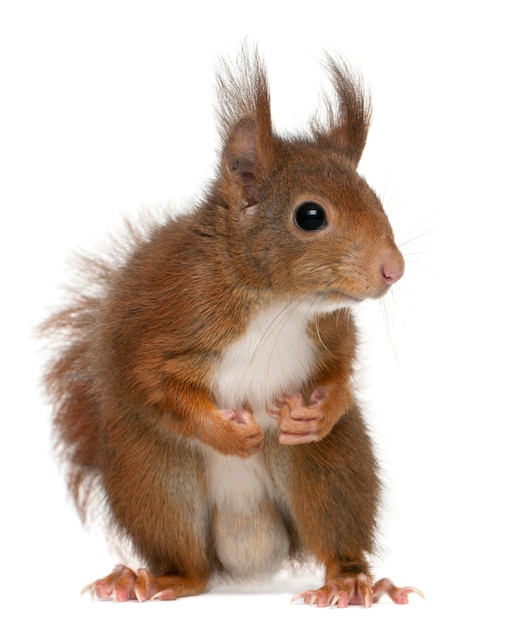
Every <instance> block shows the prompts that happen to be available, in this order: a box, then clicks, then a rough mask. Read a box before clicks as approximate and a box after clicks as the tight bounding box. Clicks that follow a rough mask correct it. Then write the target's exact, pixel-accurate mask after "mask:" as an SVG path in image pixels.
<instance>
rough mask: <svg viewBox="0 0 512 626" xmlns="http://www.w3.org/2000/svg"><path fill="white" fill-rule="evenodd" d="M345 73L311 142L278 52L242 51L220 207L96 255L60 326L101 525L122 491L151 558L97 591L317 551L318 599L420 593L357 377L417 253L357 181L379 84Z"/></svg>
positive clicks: (189, 588) (230, 77) (231, 91)
mask: <svg viewBox="0 0 512 626" xmlns="http://www.w3.org/2000/svg"><path fill="white" fill-rule="evenodd" d="M325 67H326V69H327V71H328V74H329V77H330V80H331V82H332V86H333V92H332V97H331V101H330V102H329V101H326V111H327V115H326V120H324V121H323V122H322V120H321V117H320V116H317V117H315V118H314V119H313V121H312V122H311V127H310V128H309V130H308V131H307V132H305V133H304V134H301V135H299V136H296V137H289V136H283V135H279V134H277V133H276V132H275V130H274V128H273V125H272V118H271V110H270V98H269V89H268V81H267V77H266V71H265V65H264V63H263V61H262V60H261V58H260V56H259V54H258V53H257V51H255V52H252V53H249V52H248V51H247V50H246V51H245V52H243V53H242V54H241V55H240V57H239V59H238V60H237V62H236V63H233V64H232V65H231V64H229V63H228V62H226V61H225V62H223V63H222V64H221V69H220V71H219V73H218V95H219V107H218V119H219V125H220V134H221V138H222V152H221V155H220V163H219V166H218V170H217V173H216V177H215V179H214V180H213V182H212V183H211V185H210V186H209V188H208V190H207V191H206V193H205V196H204V199H203V200H202V201H200V202H199V203H197V205H196V206H195V207H194V208H193V209H192V210H190V211H189V212H187V213H184V214H181V215H179V216H174V217H169V218H168V219H167V220H166V221H165V222H164V223H155V224H153V225H152V226H149V227H147V228H146V229H145V230H141V231H137V229H135V228H132V229H131V231H130V241H129V243H128V244H126V243H125V244H124V248H123V250H124V251H123V252H122V253H119V255H118V257H117V259H116V260H114V261H105V260H102V259H98V258H92V257H91V258H89V259H83V260H82V272H83V274H84V275H85V283H84V284H85V285H86V287H85V288H84V289H82V290H79V291H78V292H74V296H73V298H74V299H73V302H72V304H71V305H70V306H68V307H67V308H64V309H63V310H61V311H59V312H57V313H56V314H55V315H53V316H52V317H51V318H50V319H49V320H48V321H47V322H46V324H45V325H44V332H45V333H46V334H47V335H49V336H51V337H53V339H54V340H55V339H56V340H57V344H58V347H57V349H56V350H55V352H54V358H53V359H52V360H51V362H50V363H49V365H48V369H47V372H46V378H45V382H46V386H47V389H48V392H49V394H50V397H51V398H52V401H53V404H54V408H55V413H54V433H55V438H56V441H57V445H58V448H59V449H60V450H61V452H62V456H63V458H64V460H65V462H66V467H67V479H68V485H69V488H70V491H71V493H72V494H73V496H74V499H75V502H76V504H77V507H78V510H79V511H80V513H81V515H82V517H83V518H85V517H86V511H87V508H88V505H89V503H90V500H91V498H92V496H93V494H95V493H97V491H98V490H99V491H100V492H101V494H102V497H103V500H104V502H105V506H106V508H107V510H108V519H109V523H110V526H111V528H112V529H113V531H114V532H115V533H116V534H118V535H121V536H122V537H124V538H126V539H128V540H129V541H130V543H131V545H132V546H133V549H134V551H135V554H136V555H137V557H138V558H139V559H140V565H141V566H143V567H141V569H139V570H137V571H135V570H132V569H129V568H128V567H126V566H123V565H119V566H117V567H116V568H115V569H114V571H113V572H112V573H111V574H109V575H107V576H106V577H104V578H101V579H99V580H96V581H95V582H94V583H92V584H90V585H88V586H87V587H86V589H88V590H89V591H90V592H91V594H92V595H93V597H94V596H97V597H99V598H112V599H114V600H118V601H123V600H129V599H137V600H139V601H143V600H149V599H160V600H174V599H175V598H178V597H181V596H189V595H194V594H199V593H201V592H203V591H205V590H206V589H207V588H208V585H209V582H210V581H211V580H212V577H213V576H214V575H223V574H224V575H226V576H230V577H233V578H234V579H241V578H252V577H256V576H258V577H261V576H271V575H272V574H273V573H275V572H276V571H277V570H279V568H281V567H282V566H283V564H284V563H286V562H287V561H289V560H293V561H300V560H301V559H304V560H305V559H311V560H313V561H314V562H316V563H318V564H320V565H322V566H323V567H324V568H325V583H324V585H323V586H321V587H320V588H319V589H315V590H306V591H302V592H299V593H298V594H297V595H296V596H295V598H294V599H302V600H303V601H304V603H306V604H311V605H317V606H338V607H346V606H347V605H349V604H362V605H363V606H365V607H369V606H371V605H372V603H373V602H376V601H377V600H378V599H379V598H380V597H381V596H382V595H383V594H388V595H389V596H390V597H391V599H392V600H393V601H394V602H396V603H406V602H407V601H408V596H409V594H410V593H411V592H418V590H417V589H415V588H413V587H404V588H399V587H396V586H395V585H393V584H392V583H391V581H390V580H389V579H382V580H379V581H378V582H374V581H373V579H372V576H371V573H370V567H369V562H368V558H369V556H370V555H371V554H372V551H374V549H375V532H376V525H377V512H378V507H379V498H380V492H381V486H380V481H379V476H378V466H377V462H376V459H375V456H374V453H373V450H372V443H371V441H370V438H369V436H368V432H367V428H366V426H365V422H364V419H363V417H362V415H361V410H360V408H359V406H358V403H357V400H356V398H355V395H354V392H353V383H352V376H353V373H354V372H353V368H354V360H355V355H356V347H357V332H356V327H355V323H354V314H353V308H354V307H355V306H356V305H357V303H358V302H360V301H362V300H364V299H366V298H380V297H381V296H383V295H384V294H385V293H386V292H387V291H388V290H389V289H390V287H391V286H392V285H393V284H394V283H396V282H397V281H398V280H399V279H400V278H401V277H402V274H403V272H404V260H403V257H402V255H401V253H400V251H399V250H398V248H397V246H396V244H395V242H394V238H393V233H392V230H391V227H390V224H389V222H388V219H387V217H386V215H385V213H384V210H383V207H382V204H381V202H380V201H379V199H378V198H377V196H376V194H375V193H374V191H372V189H371V188H370V187H369V186H368V184H367V183H366V181H365V180H364V179H363V178H362V177H361V176H360V175H359V174H358V173H357V171H356V168H357V166H358V163H359V160H360V158H361V155H362V152H363V149H364V146H365V143H366V137H367V133H368V128H369V123H370V101H369V96H368V94H367V91H366V89H365V88H364V86H363V84H362V81H361V80H360V79H359V77H358V76H356V74H355V73H354V72H353V71H352V70H351V69H350V67H349V66H348V64H347V63H346V62H345V61H343V60H342V59H340V58H337V57H334V56H328V57H327V61H326V64H325ZM82 278H83V277H82ZM87 285H88V287H87ZM418 593H420V592H418Z"/></svg>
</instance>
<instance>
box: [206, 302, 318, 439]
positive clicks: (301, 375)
mask: <svg viewBox="0 0 512 626" xmlns="http://www.w3.org/2000/svg"><path fill="white" fill-rule="evenodd" d="M308 314H309V315H308ZM310 316H311V307H310V306H308V305H307V304H306V303H301V304H297V303H289V304H279V305H274V306H272V307H269V308H267V309H265V310H264V311H263V312H261V313H260V314H259V315H258V316H257V317H255V318H254V319H253V320H252V322H251V323H250V324H249V326H248V328H247V331H246V333H245V334H244V336H243V337H242V338H241V339H239V340H238V341H237V342H236V343H234V344H233V345H232V346H231V347H230V348H229V349H228V350H227V352H226V353H225V354H224V357H223V359H222V361H221V363H220V366H219V368H218V370H217V375H216V377H215V380H214V394H215V399H216V401H217V403H218V405H219V406H220V407H222V408H226V409H237V408H240V407H243V406H245V405H249V406H250V407H251V408H252V409H253V412H254V416H255V418H256V420H257V421H258V423H259V424H260V426H261V427H262V428H266V427H269V426H270V425H271V424H272V423H273V420H271V419H270V418H268V417H267V416H266V413H265V406H266V405H267V404H269V403H271V402H272V400H273V399H274V398H276V397H279V396H280V395H282V394H283V393H294V392H295V391H298V388H299V386H300V385H301V384H302V383H303V382H304V381H305V380H306V379H307V378H308V376H309V374H310V372H311V368H312V365H313V360H314V346H313V344H312V342H311V340H310V338H309V336H308V333H307V323H308V321H309V320H308V318H309V317H310Z"/></svg>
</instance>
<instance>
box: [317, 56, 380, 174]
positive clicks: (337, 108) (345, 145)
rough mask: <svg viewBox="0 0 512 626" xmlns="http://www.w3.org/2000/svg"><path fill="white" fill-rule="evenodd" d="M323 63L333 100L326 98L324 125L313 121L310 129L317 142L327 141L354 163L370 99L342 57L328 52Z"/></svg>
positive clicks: (367, 123)
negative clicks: (325, 119) (325, 122)
mask: <svg viewBox="0 0 512 626" xmlns="http://www.w3.org/2000/svg"><path fill="white" fill-rule="evenodd" d="M325 66H326V68H327V70H328V72H329V74H330V79H331V83H332V85H333V87H334V92H335V94H336V100H335V102H334V104H333V103H331V101H330V100H329V99H328V98H325V104H326V108H327V115H328V120H327V126H325V125H322V124H321V123H320V122H318V120H315V121H314V122H313V133H314V135H315V138H316V139H317V141H318V142H319V143H324V144H328V145H330V146H332V147H334V148H336V149H339V150H340V151H341V152H343V153H344V154H346V156H347V157H348V158H349V159H350V161H352V163H353V164H354V165H355V166H357V164H358V163H359V160H360V159H361V156H362V154H363V150H364V147H365V144H366V138H367V136H368V130H369V127H370V121H371V100H370V96H369V94H368V92H367V91H366V89H365V87H364V83H363V81H362V79H361V77H360V76H358V75H357V74H356V73H355V72H354V71H353V70H352V68H351V67H350V66H349V64H348V63H346V62H345V61H344V60H343V59H341V58H335V57H333V56H329V55H327V61H326V63H325Z"/></svg>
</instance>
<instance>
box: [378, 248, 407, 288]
mask: <svg viewBox="0 0 512 626" xmlns="http://www.w3.org/2000/svg"><path fill="white" fill-rule="evenodd" d="M380 269H381V273H382V277H383V279H384V282H385V283H386V284H387V285H393V284H394V283H396V282H397V281H398V280H400V279H401V278H402V276H403V275H404V259H403V257H402V255H401V254H400V252H398V251H396V252H395V253H388V254H386V256H385V257H384V259H383V260H382V261H381V266H380Z"/></svg>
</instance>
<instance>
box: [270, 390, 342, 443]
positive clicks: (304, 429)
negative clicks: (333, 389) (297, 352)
mask: <svg viewBox="0 0 512 626" xmlns="http://www.w3.org/2000/svg"><path fill="white" fill-rule="evenodd" d="M327 398H328V390H327V389H324V388H319V389H316V390H315V391H314V392H313V393H312V394H311V397H310V399H309V401H310V404H308V405H306V404H305V402H304V397H303V395H302V394H301V393H294V394H283V396H282V398H277V399H276V400H274V405H275V406H276V407H277V408H276V409H273V408H267V413H268V414H269V415H270V416H271V417H273V418H275V419H276V420H277V423H278V425H279V443H282V444H285V445H297V444H301V443H310V442H312V441H320V439H323V437H325V435H327V433H328V432H329V431H330V430H331V428H332V425H333V424H332V421H331V420H330V419H329V410H328V408H329V407H328V402H327ZM338 417H339V415H338Z"/></svg>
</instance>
